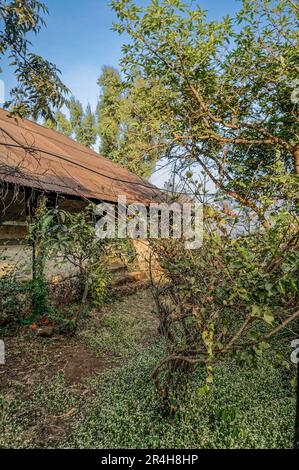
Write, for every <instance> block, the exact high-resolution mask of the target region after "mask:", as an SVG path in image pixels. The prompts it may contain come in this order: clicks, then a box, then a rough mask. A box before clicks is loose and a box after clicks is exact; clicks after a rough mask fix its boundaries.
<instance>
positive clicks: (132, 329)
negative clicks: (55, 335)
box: [78, 291, 158, 364]
mask: <svg viewBox="0 0 299 470" xmlns="http://www.w3.org/2000/svg"><path fill="white" fill-rule="evenodd" d="M157 329H158V323H157V320H156V317H155V313H154V302H153V300H152V298H151V296H150V295H149V292H148V291H140V292H138V293H136V294H135V295H134V296H131V297H127V298H125V299H123V300H122V301H121V302H115V303H114V304H112V305H109V306H107V307H106V308H104V309H103V310H102V311H101V313H100V314H99V313H96V314H95V315H93V316H92V317H91V318H90V319H89V320H88V321H87V322H85V324H84V327H83V328H82V329H81V330H80V331H79V332H78V337H79V338H80V340H81V341H83V342H84V343H85V344H86V345H87V346H89V347H90V348H91V349H93V350H94V351H95V352H96V353H97V354H99V355H101V356H104V357H106V358H108V359H109V358H110V359H111V358H113V361H114V362H116V363H118V364H119V363H123V362H125V361H127V360H128V359H130V358H132V357H136V356H137V355H139V354H140V352H141V351H142V349H143V348H144V347H147V346H148V345H149V344H150V343H151V341H152V340H153V338H155V337H156V336H157Z"/></svg>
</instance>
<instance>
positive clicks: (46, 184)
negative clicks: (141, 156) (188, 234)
mask: <svg viewBox="0 0 299 470" xmlns="http://www.w3.org/2000/svg"><path fill="white" fill-rule="evenodd" d="M0 180H2V181H6V182H8V183H13V184H18V185H21V186H27V187H32V188H35V189H38V190H42V191H47V192H55V193H61V194H69V195H74V196H79V197H84V198H88V199H96V200H99V201H100V200H104V201H111V202H116V201H117V198H118V195H125V196H126V197H127V201H128V202H143V203H149V202H152V201H156V200H157V199H159V198H160V197H161V193H160V191H159V190H158V189H157V188H156V187H155V186H153V185H151V184H150V183H148V182H147V181H144V180H143V179H141V178H139V177H138V176H136V175H134V174H133V173H131V172H129V171H128V170H126V169H125V168H122V167H121V166H119V165H117V164H115V163H113V162H112V161H110V160H108V159H107V158H104V157H102V156H100V155H99V154H98V153H96V152H94V151H93V150H91V149H88V148H86V147H85V146H84V145H81V144H79V143H78V142H75V141H74V140H72V139H70V138H69V137H66V136H65V135H63V134H60V133H59V132H56V131H54V130H51V129H47V128H46V127H43V126H40V125H39V124H36V123H34V122H32V121H29V120H27V119H20V118H16V117H13V116H11V115H10V114H9V113H8V112H7V111H5V110H3V109H1V108H0Z"/></svg>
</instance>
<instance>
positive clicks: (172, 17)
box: [111, 0, 299, 226]
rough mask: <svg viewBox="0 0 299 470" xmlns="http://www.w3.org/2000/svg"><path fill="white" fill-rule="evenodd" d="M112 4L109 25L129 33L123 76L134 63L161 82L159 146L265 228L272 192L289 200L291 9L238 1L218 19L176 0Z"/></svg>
mask: <svg viewBox="0 0 299 470" xmlns="http://www.w3.org/2000/svg"><path fill="white" fill-rule="evenodd" d="M111 4H112V7H113V8H114V10H115V11H116V13H117V15H118V18H119V23H118V24H116V25H115V29H116V30H117V31H118V32H119V33H124V32H126V33H127V34H129V36H130V44H129V45H127V46H125V47H124V58H123V61H122V63H123V67H124V69H125V70H126V73H127V75H129V76H130V75H131V76H134V75H135V73H136V70H138V73H140V74H141V76H142V78H144V79H145V80H149V81H153V80H154V81H157V82H158V83H160V85H161V87H163V89H164V99H163V100H156V101H155V103H152V109H153V111H152V112H158V113H159V112H160V115H161V116H163V120H162V125H161V126H160V129H159V135H160V141H161V142H164V144H165V153H166V152H167V150H169V153H171V150H172V156H173V158H175V159H178V160H179V161H180V162H181V163H182V165H186V164H190V165H192V164H193V165H194V164H195V165H197V166H199V167H200V168H201V169H202V170H203V171H204V172H205V173H206V174H208V175H209V177H210V179H211V180H212V181H213V182H214V184H215V185H216V187H218V188H219V189H220V190H221V192H224V193H225V194H226V195H227V196H230V197H232V198H233V199H234V200H235V201H237V202H238V203H240V204H242V205H245V206H247V207H249V208H250V209H251V210H252V211H254V212H255V213H256V214H257V216H258V217H259V219H260V220H261V222H262V223H263V224H264V226H267V221H266V218H267V217H266V212H267V210H268V207H269V205H270V204H271V203H272V202H273V198H275V199H276V200H279V199H281V198H282V199H286V198H293V199H294V198H295V194H296V191H298V182H297V183H296V181H295V180H296V178H294V177H293V175H292V173H296V174H298V171H299V143H298V133H297V130H296V129H297V127H296V126H297V124H298V105H297V104H296V102H294V100H293V101H292V100H291V96H292V94H293V92H294V90H293V88H294V83H295V82H294V81H295V80H296V78H297V77H298V67H297V66H296V55H297V52H296V51H297V50H298V49H297V46H298V39H297V36H296V29H295V24H296V20H297V18H298V7H297V6H296V5H295V4H294V2H291V1H288V0H281V1H278V0H275V1H269V0H250V1H247V0H243V2H242V7H241V9H240V11H239V12H238V13H237V14H236V16H235V17H234V18H233V17H230V16H226V17H225V18H223V20H222V21H220V22H217V21H208V20H207V17H206V13H205V11H203V10H202V9H201V8H200V7H199V6H196V7H195V6H194V7H193V6H192V7H191V6H188V5H185V4H183V3H182V2H181V1H180V0H163V1H159V0H153V1H152V2H151V4H150V5H149V6H148V7H147V8H145V9H142V8H140V7H138V6H136V4H135V3H134V2H133V1H132V0H113V1H112V2H111ZM192 5H193V3H192ZM297 180H298V178H297ZM286 182H289V183H290V184H286ZM269 196H271V198H270V201H271V202H269ZM267 201H268V203H267Z"/></svg>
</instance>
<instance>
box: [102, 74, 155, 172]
mask: <svg viewBox="0 0 299 470" xmlns="http://www.w3.org/2000/svg"><path fill="white" fill-rule="evenodd" d="M98 84H99V86H100V87H101V97H100V101H99V104H98V108H97V115H98V128H99V135H100V138H101V145H100V153H101V154H103V155H104V156H105V157H107V158H110V159H111V160H113V161H115V162H116V163H119V164H120V165H122V166H124V167H126V168H128V169H129V170H130V171H132V172H133V173H135V174H137V175H140V176H142V177H147V176H149V175H150V174H151V172H152V170H153V168H154V166H155V163H156V162H157V160H158V159H159V157H160V151H159V141H158V139H157V136H158V133H159V126H160V122H161V114H160V110H158V112H155V110H154V109H153V107H152V101H153V99H154V100H157V99H159V96H160V95H161V92H160V86H159V85H158V83H154V82H153V81H151V82H149V81H146V80H144V79H143V78H142V77H141V76H140V75H139V74H135V75H134V76H133V77H132V80H131V82H126V81H124V80H123V79H122V77H121V75H120V73H119V71H117V70H116V69H114V68H112V67H104V68H103V71H102V75H101V76H100V78H99V80H98Z"/></svg>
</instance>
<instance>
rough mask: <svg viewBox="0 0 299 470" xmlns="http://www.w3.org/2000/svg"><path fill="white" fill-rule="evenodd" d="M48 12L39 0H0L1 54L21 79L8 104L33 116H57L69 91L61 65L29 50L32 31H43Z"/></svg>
mask: <svg viewBox="0 0 299 470" xmlns="http://www.w3.org/2000/svg"><path fill="white" fill-rule="evenodd" d="M47 13H48V9H47V7H46V5H45V4H44V3H41V2H39V1H37V0H24V1H21V2H20V1H16V0H11V1H5V0H1V2H0V19H1V23H2V25H3V27H2V28H3V29H2V31H1V32H0V56H1V57H4V55H6V54H7V55H8V56H9V58H10V59H11V63H10V65H11V66H12V67H14V73H15V75H16V78H17V82H18V84H17V86H16V87H15V88H13V89H12V90H11V93H10V95H11V99H10V100H9V101H8V102H7V103H6V104H5V106H6V107H9V108H10V109H11V110H13V111H14V112H15V113H17V114H19V115H21V116H32V117H33V119H37V118H38V117H39V116H42V117H44V118H45V119H53V108H60V107H61V106H62V105H63V104H64V102H65V95H66V94H67V93H68V89H67V87H66V86H65V85H64V84H63V83H62V81H61V80H60V77H59V74H60V71H59V70H58V69H57V67H56V66H55V65H54V64H52V63H51V62H49V61H47V60H46V59H44V58H43V57H41V56H39V55H36V54H34V53H32V52H30V50H29V48H30V45H31V43H30V41H29V39H28V34H30V33H34V34H37V33H38V32H39V31H40V29H41V27H42V26H44V25H45V22H44V19H43V16H44V15H45V14H47ZM0 71H1V69H0Z"/></svg>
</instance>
